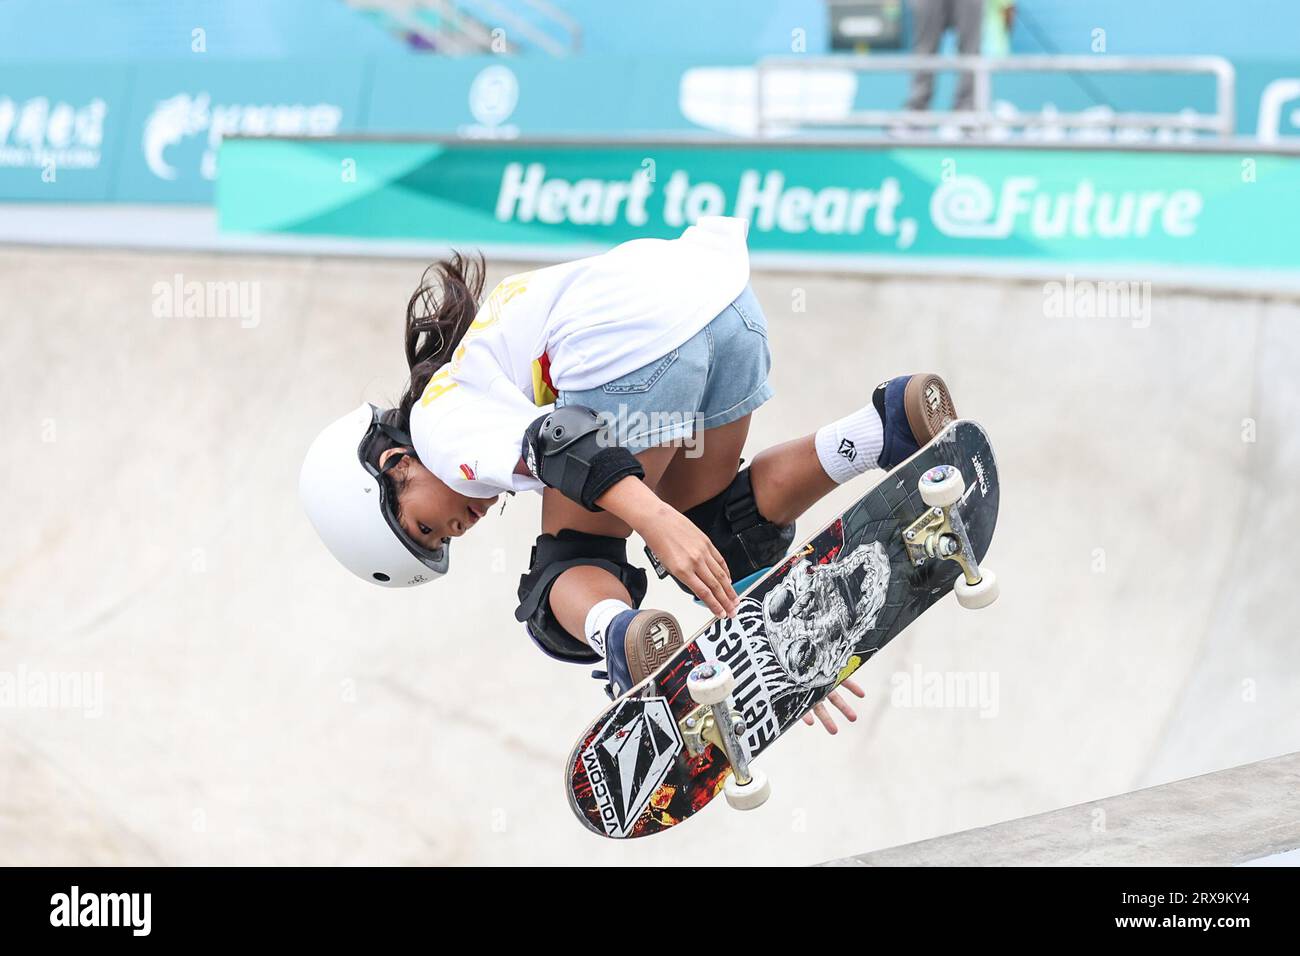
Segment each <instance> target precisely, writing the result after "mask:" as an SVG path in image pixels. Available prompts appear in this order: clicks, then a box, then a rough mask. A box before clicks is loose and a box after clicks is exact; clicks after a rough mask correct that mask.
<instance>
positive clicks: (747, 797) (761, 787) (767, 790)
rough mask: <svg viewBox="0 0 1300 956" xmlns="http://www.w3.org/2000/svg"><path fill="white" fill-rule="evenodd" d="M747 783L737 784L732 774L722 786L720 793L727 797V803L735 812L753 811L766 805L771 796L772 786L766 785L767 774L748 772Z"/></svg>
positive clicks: (757, 771)
mask: <svg viewBox="0 0 1300 956" xmlns="http://www.w3.org/2000/svg"><path fill="white" fill-rule="evenodd" d="M750 774H751V777H750V780H749V783H737V782H736V777H735V775H734V774H733V775H732V776H730V777H728V778H727V782H726V783H725V784H723V786H722V791H723V793H725V794H726V795H727V803H729V804H731V806H732V808H733V809H735V810H755V809H757V808H758V807H761V806H762V805H763V804H765V803H767V798H768V797H770V796H771V795H772V785H771V784H770V783H768V780H767V774H765V773H763V771H761V770H753V769H751V770H750Z"/></svg>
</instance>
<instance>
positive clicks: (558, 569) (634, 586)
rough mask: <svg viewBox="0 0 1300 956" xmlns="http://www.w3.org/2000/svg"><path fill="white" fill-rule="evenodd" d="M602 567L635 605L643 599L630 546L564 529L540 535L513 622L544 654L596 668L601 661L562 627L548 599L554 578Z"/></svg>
mask: <svg viewBox="0 0 1300 956" xmlns="http://www.w3.org/2000/svg"><path fill="white" fill-rule="evenodd" d="M583 564H589V565H591V566H592V567H597V568H604V569H605V570H606V571H608V572H609V573H610V574H612V575H614V576H615V577H616V578H618V579H619V580H620V581H621V582H623V587H625V588H627V592H628V594H630V595H631V596H632V606H633V607H640V606H641V602H642V601H643V600H644V599H645V590H646V576H645V571H643V570H641V569H640V568H637V567H633V566H632V565H630V564H628V563H627V541H626V540H624V539H623V538H610V537H607V536H605V535H600V534H586V533H584V532H581V531H570V530H568V529H565V530H563V531H561V532H560V533H559V534H558V535H551V534H543V535H538V537H537V543H536V544H534V545H533V554H532V558H531V559H530V560H529V562H528V573H527V574H525V575H523V576H522V577H520V579H519V607H517V608H516V609H515V620H517V621H523V622H524V628H525V629H526V630H527V631H528V636H529V637H531V638H532V639H533V642H534V643H535V644H537V646H538V647H540V648H541V649H542V650H543V651H545V652H546V653H547V654H549V655H550V656H551V657H554V658H556V659H557V660H561V661H572V662H573V663H575V664H592V663H595V662H596V661H598V660H600V659H601V657H600V655H599V654H597V653H596V652H595V651H593V650H592V649H591V648H590V647H588V646H587V645H586V644H584V643H583V642H582V641H580V640H578V638H576V637H574V636H573V635H572V634H570V633H569V632H568V631H566V630H565V629H564V628H562V627H561V626H560V622H559V621H557V620H556V619H555V615H553V614H552V613H551V603H550V600H549V597H550V593H551V586H552V585H553V584H555V579H556V578H558V577H559V576H560V575H561V574H563V573H564V572H565V571H567V570H568V569H569V568H574V567H577V566H579V565H583Z"/></svg>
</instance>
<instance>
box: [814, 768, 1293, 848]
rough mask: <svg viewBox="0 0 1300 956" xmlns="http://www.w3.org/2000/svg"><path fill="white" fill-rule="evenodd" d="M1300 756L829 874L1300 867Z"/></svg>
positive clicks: (927, 843) (930, 844) (982, 831)
mask: <svg viewBox="0 0 1300 956" xmlns="http://www.w3.org/2000/svg"><path fill="white" fill-rule="evenodd" d="M1297 847H1300V753H1296V754H1290V755H1288V756H1285V757H1276V758H1274V759H1273V760H1261V761H1259V762H1258V763H1252V764H1246V765H1245V766H1242V767H1233V768H1232V769H1231V770H1221V771H1219V772H1217V773H1207V774H1203V775H1201V776H1199V777H1192V778H1190V779H1187V780H1179V781H1176V782H1174V783H1167V784H1164V785H1162V786H1159V787H1149V788H1147V789H1146V790H1138V791H1136V792H1134V793H1125V794H1121V795H1120V796H1116V797H1108V798H1106V799H1105V800H1096V801H1093V802H1092V803H1081V804H1079V805H1078V806H1073V807H1066V808H1064V809H1062V810H1053V811H1052V812H1050V813H1040V814H1037V815H1036V816H1032V817H1026V818H1024V819H1023V820H1011V821H1009V822H1007V823H999V824H996V825H994V826H991V827H980V828H979V829H976V830H966V831H964V832H962V833H954V834H952V835H951V836H944V837H937V838H935V839H933V840H922V841H921V842H919V843H909V844H907V845H905V846H897V847H891V848H890V849H888V850H876V851H875V852H874V853H864V854H862V855H861V856H850V857H845V858H844V859H842V860H832V861H831V862H829V863H827V864H825V865H827V866H1237V865H1241V864H1252V865H1255V864H1265V865H1269V864H1272V865H1290V866H1300V853H1295V852H1290V851H1294V850H1295V849H1296V848H1297Z"/></svg>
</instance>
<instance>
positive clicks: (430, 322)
mask: <svg viewBox="0 0 1300 956" xmlns="http://www.w3.org/2000/svg"><path fill="white" fill-rule="evenodd" d="M485 270H486V265H485V263H484V261H483V257H482V255H462V254H461V253H459V252H454V253H452V256H451V258H450V259H441V260H439V261H438V262H435V263H434V264H433V265H431V266H429V268H427V269H425V270H424V275H423V276H421V277H420V286H419V288H418V289H416V290H415V294H414V295H412V296H411V301H410V302H408V303H407V305H406V342H405V345H406V364H407V366H408V367H409V368H410V370H411V378H410V381H408V382H407V384H406V391H405V392H403V393H402V398H401V401H400V402H398V404H397V416H396V417H397V422H396V424H397V425H398V427H400V428H401V429H402V430H404V431H405V430H408V429H409V428H410V420H411V408H412V407H414V405H415V403H416V401H417V400H418V399H419V397H420V396H421V395H422V394H423V393H424V387H425V386H426V385H428V384H429V379H431V378H432V377H433V374H434V373H435V372H436V371H438V369H440V368H442V367H443V366H444V365H446V364H447V362H448V361H450V359H451V356H452V354H453V353H454V352H455V351H456V346H457V345H459V344H460V340H461V338H462V337H463V336H464V334H465V330H466V329H468V328H469V326H470V323H471V322H473V321H474V316H475V315H477V314H478V304H479V299H480V298H481V297H482V295H483V281H484V278H485V275H484V273H485Z"/></svg>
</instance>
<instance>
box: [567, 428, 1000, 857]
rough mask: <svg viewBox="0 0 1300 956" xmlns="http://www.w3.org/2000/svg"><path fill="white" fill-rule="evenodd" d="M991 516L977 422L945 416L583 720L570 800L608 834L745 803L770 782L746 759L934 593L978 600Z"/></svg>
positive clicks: (982, 600)
mask: <svg viewBox="0 0 1300 956" xmlns="http://www.w3.org/2000/svg"><path fill="white" fill-rule="evenodd" d="M997 515H998V472H997V465H996V463H995V461H994V457H993V448H992V446H991V445H990V444H989V440H988V436H987V435H986V434H985V432H984V429H983V428H982V427H980V426H979V425H978V424H976V423H975V422H972V421H966V420H958V421H954V422H951V423H950V424H949V425H948V426H947V427H946V428H944V430H943V431H942V432H940V433H939V434H938V435H937V436H935V438H934V439H933V440H932V441H931V442H930V443H929V444H927V445H926V446H925V447H924V448H922V449H921V450H920V451H918V452H917V453H916V454H914V455H913V456H912V457H911V458H909V459H907V460H906V461H904V462H902V463H901V464H899V465H898V466H897V467H895V468H894V469H893V470H892V471H890V472H889V473H888V474H886V475H885V476H884V478H883V479H882V480H881V481H880V482H879V483H877V484H876V486H875V487H873V488H872V489H871V490H870V491H869V492H867V493H866V494H865V495H863V496H862V497H861V498H860V499H858V500H857V501H856V502H855V503H854V504H853V505H852V506H850V507H849V508H848V510H846V511H845V512H844V513H843V514H841V515H840V516H839V517H838V518H836V519H835V520H833V521H832V522H831V523H830V524H828V525H827V526H826V527H824V528H823V529H822V530H821V531H819V532H817V533H816V534H815V535H813V536H812V537H811V538H809V539H808V540H806V541H805V542H804V543H803V544H802V545H800V546H798V547H796V548H795V549H794V550H793V551H792V552H791V553H790V554H789V555H787V556H786V557H785V558H784V559H783V560H782V561H781V562H780V563H779V564H777V565H775V566H773V567H772V568H771V569H770V570H769V571H768V572H767V573H766V574H764V575H762V576H761V577H760V578H759V579H758V580H757V581H755V582H754V583H753V584H751V585H750V586H749V587H748V588H747V589H746V590H745V591H744V592H743V593H742V594H741V595H740V606H739V608H738V610H737V612H736V614H735V615H734V616H733V617H731V618H716V617H715V618H714V619H713V620H711V621H710V622H709V623H707V624H705V625H704V626H703V627H702V628H700V630H699V631H697V632H696V633H695V635H694V637H692V638H691V640H689V641H688V642H686V644H685V645H684V646H683V647H682V648H681V649H680V650H679V651H678V652H677V653H676V654H675V655H674V656H673V657H672V658H670V659H669V660H668V661H667V662H665V663H664V665H663V666H662V667H661V668H660V669H659V670H658V671H657V672H656V673H654V674H653V675H651V676H650V677H647V678H646V679H645V680H644V681H642V682H641V683H640V684H638V685H637V686H636V687H634V688H632V690H630V691H629V692H628V693H627V694H625V695H623V696H622V697H620V698H619V699H618V700H616V701H614V702H613V703H612V704H611V705H610V706H609V707H608V708H607V709H606V710H605V711H604V713H602V714H601V715H600V716H599V717H597V718H596V719H595V720H594V721H593V722H592V723H591V724H590V726H588V728H587V729H586V731H584V733H583V734H582V736H581V737H580V738H579V739H578V743H577V745H576V746H575V747H574V748H573V752H572V754H571V755H570V758H569V762H568V766H567V767H566V769H565V781H564V782H565V788H566V790H567V792H568V797H569V805H570V807H571V808H572V809H573V812H574V813H575V814H576V815H577V817H578V819H579V820H580V821H582V823H583V824H584V825H586V827H587V828H588V829H590V830H592V831H593V832H595V833H598V834H601V835H602V836H606V837H611V838H615V839H621V838H628V837H643V836H649V835H651V834H654V833H660V832H662V831H664V830H667V829H668V828H669V827H673V826H676V825H677V824H678V823H681V822H682V821H683V820H685V819H687V818H688V817H690V816H693V815H694V814H696V813H698V812H699V811H700V810H702V809H703V808H704V807H705V806H706V805H707V804H708V803H709V802H710V801H712V800H713V798H714V797H715V796H717V795H718V793H720V792H723V793H725V795H726V798H727V802H728V803H729V804H731V805H732V806H733V807H735V808H737V809H752V808H754V807H757V806H760V805H761V804H762V803H763V802H764V801H765V800H766V799H767V797H768V795H769V793H770V786H769V783H768V780H767V777H766V775H765V774H763V772H762V771H761V770H760V769H759V768H757V767H755V766H754V765H753V762H754V761H755V759H756V758H758V757H759V756H760V755H761V754H762V753H763V752H764V751H765V750H767V748H768V747H770V746H772V744H774V743H775V742H776V741H777V739H778V738H779V737H780V736H781V735H782V734H783V733H785V731H787V730H788V729H790V727H792V726H793V725H794V724H796V723H798V722H799V720H800V719H801V718H802V717H803V716H804V715H805V714H806V713H808V712H809V711H810V710H812V708H813V706H814V705H815V704H817V703H819V702H820V701H822V700H824V699H825V698H826V696H827V695H829V694H830V692H831V691H832V690H834V689H835V688H836V687H837V686H838V685H839V684H840V683H841V682H842V681H843V680H844V679H845V678H846V677H848V676H849V675H850V674H852V673H853V672H854V671H855V670H857V669H858V668H859V667H861V666H862V665H863V664H864V663H865V662H866V661H867V660H868V659H869V658H870V657H871V655H873V654H874V653H875V652H876V651H878V650H880V648H882V647H883V646H884V645H885V644H887V643H888V642H889V641H891V640H892V639H893V638H894V637H896V636H897V635H898V634H899V633H900V632H901V631H903V629H904V628H906V627H907V626H908V625H909V624H911V623H912V622H913V621H915V620H916V619H917V618H918V617H920V616H921V614H922V613H924V612H925V610H926V609H927V608H929V607H931V606H932V605H933V604H934V603H935V602H936V601H938V600H939V599H940V598H942V597H944V596H945V595H946V594H947V593H948V592H949V591H953V590H955V591H956V592H957V600H958V602H959V603H960V604H961V605H962V606H963V607H968V608H980V607H984V606H986V605H988V604H990V603H992V602H993V600H994V599H995V598H996V597H997V594H998V584H997V578H996V577H995V576H994V575H993V573H992V571H990V570H989V569H988V568H986V567H983V566H982V565H981V563H980V562H981V561H982V560H983V558H984V555H985V553H986V552H987V550H988V547H989V542H990V541H991V539H992V537H993V527H994V524H995V523H996V521H997Z"/></svg>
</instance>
